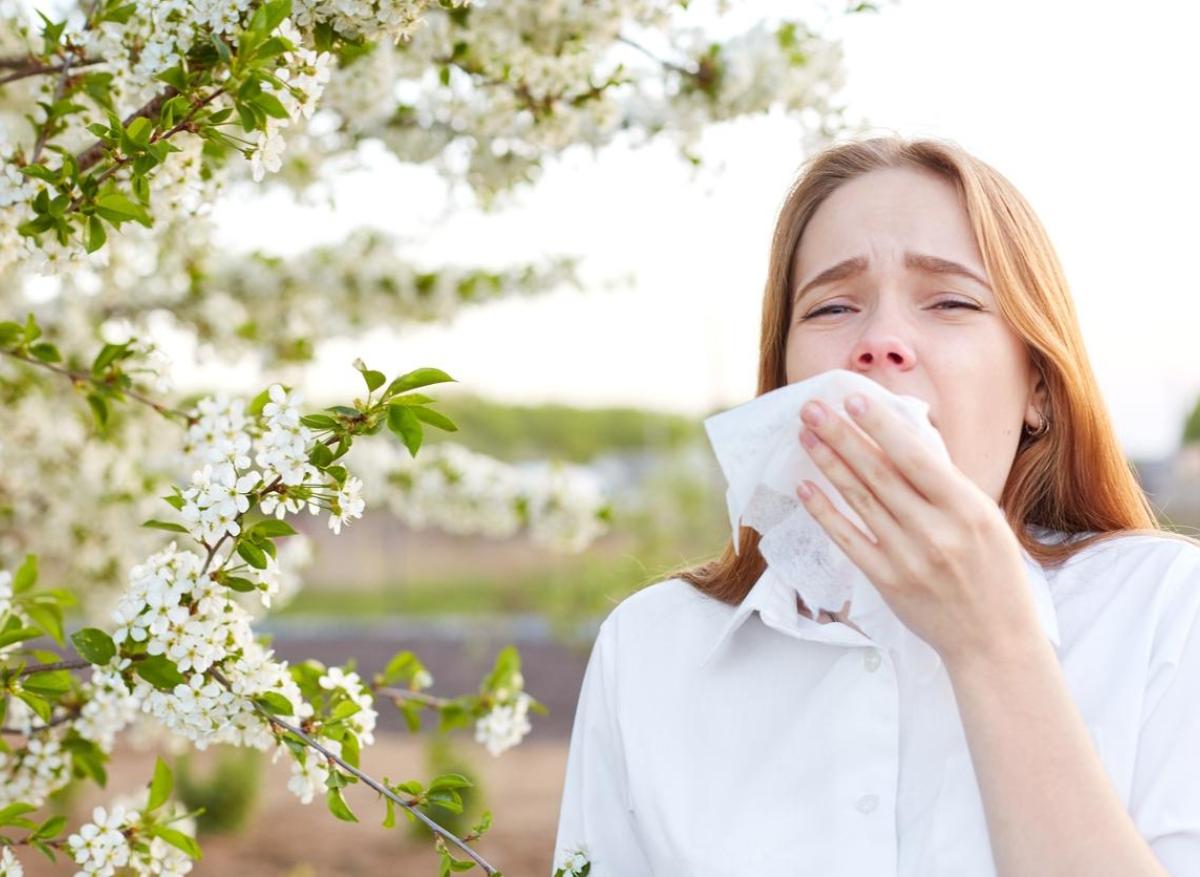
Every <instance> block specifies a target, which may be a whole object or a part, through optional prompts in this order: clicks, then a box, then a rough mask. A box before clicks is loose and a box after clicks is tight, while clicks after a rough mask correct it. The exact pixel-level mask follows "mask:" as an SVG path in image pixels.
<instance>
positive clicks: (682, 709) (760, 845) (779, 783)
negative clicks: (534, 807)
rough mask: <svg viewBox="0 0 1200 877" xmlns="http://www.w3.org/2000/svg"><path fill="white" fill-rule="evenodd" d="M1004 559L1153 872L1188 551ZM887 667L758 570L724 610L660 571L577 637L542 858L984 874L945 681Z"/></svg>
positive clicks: (671, 867) (732, 871)
mask: <svg viewBox="0 0 1200 877" xmlns="http://www.w3.org/2000/svg"><path fill="white" fill-rule="evenodd" d="M1030 532H1032V533H1033V534H1034V535H1035V536H1036V537H1037V538H1039V539H1042V540H1043V541H1052V540H1058V539H1062V538H1064V534H1061V533H1057V532H1055V531H1050V530H1043V529H1041V528H1031V530H1030ZM1025 557H1026V559H1027V562H1028V563H1030V565H1031V567H1032V569H1033V570H1036V571H1037V573H1038V574H1031V575H1030V577H1029V578H1030V585H1031V587H1032V588H1033V590H1034V597H1035V601H1036V603H1037V605H1038V614H1039V619H1040V621H1041V624H1042V628H1043V630H1044V632H1045V633H1046V635H1047V637H1048V638H1049V639H1050V641H1051V642H1052V643H1054V644H1055V649H1056V652H1057V654H1058V658H1059V661H1060V663H1061V666H1062V669H1063V674H1064V676H1065V678H1066V681H1067V685H1068V687H1069V690H1070V692H1071V695H1072V697H1073V699H1074V701H1075V703H1076V705H1077V706H1078V708H1079V710H1080V713H1081V714H1082V716H1083V718H1084V720H1085V722H1086V724H1087V727H1088V730H1089V731H1090V733H1091V735H1092V739H1093V741H1094V743H1095V745H1096V747H1097V750H1098V752H1099V754H1100V757H1101V759H1102V760H1103V762H1104V766H1105V768H1106V769H1107V771H1108V774H1109V776H1110V778H1111V779H1112V782H1113V784H1114V786H1115V788H1116V790H1117V792H1118V793H1119V795H1120V798H1121V801H1122V802H1123V803H1124V805H1125V807H1126V811H1127V812H1128V813H1129V814H1130V815H1131V817H1132V818H1133V820H1134V823H1135V824H1136V826H1137V828H1138V829H1139V831H1140V833H1141V835H1142V836H1143V837H1144V838H1145V839H1146V841H1147V842H1148V843H1149V844H1150V846H1151V848H1152V849H1153V851H1154V853H1155V854H1156V855H1157V857H1158V858H1159V860H1160V861H1161V862H1162V863H1163V865H1164V866H1165V867H1166V868H1167V870H1168V871H1169V873H1170V874H1172V875H1179V877H1182V875H1194V874H1200V625H1197V623H1196V620H1197V618H1198V617H1200V547H1197V546H1195V545H1192V544H1189V543H1184V542H1182V541H1180V540H1177V539H1171V538H1168V537H1164V536H1155V535H1145V534H1130V535H1125V536H1121V537H1118V538H1116V539H1114V540H1112V541H1109V542H1107V543H1106V544H1100V545H1093V546H1089V547H1088V548H1085V549H1082V550H1081V551H1079V552H1078V553H1077V554H1076V555H1075V556H1074V557H1072V558H1071V559H1070V560H1068V561H1067V562H1066V563H1065V564H1064V565H1063V566H1062V567H1061V568H1059V569H1058V570H1053V569H1046V570H1042V567H1040V566H1039V565H1038V564H1037V563H1036V562H1033V561H1032V558H1031V557H1030V556H1029V555H1028V554H1027V553H1026V554H1025ZM906 681H907V677H906V674H905V667H904V666H903V664H902V663H897V661H896V660H895V656H894V655H893V654H892V653H891V651H890V650H889V649H884V648H878V647H877V646H876V645H875V644H874V643H873V641H872V640H871V639H869V638H868V637H867V636H866V635H865V634H863V633H861V632H859V631H856V630H854V629H853V628H851V627H849V626H847V625H846V624H843V623H840V622H831V623H820V622H818V621H814V620H812V619H810V618H807V617H805V616H804V615H802V614H801V613H800V612H799V611H797V607H796V603H795V591H794V590H793V589H791V588H788V587H785V586H783V585H781V584H780V583H779V582H777V581H776V580H775V578H774V577H773V576H772V575H771V574H770V570H769V569H768V570H767V572H766V573H765V574H764V575H763V576H762V577H761V578H759V580H758V581H757V583H756V584H755V586H754V587H753V589H752V590H751V591H750V592H749V593H748V594H747V596H746V598H745V599H744V600H743V601H742V602H741V603H740V604H739V605H738V606H730V605H728V604H726V603H722V602H720V601H718V600H716V599H713V598H711V597H708V596H707V595H705V594H703V593H701V592H700V591H698V590H697V589H695V588H694V587H693V586H692V585H690V584H689V583H687V582H685V581H683V580H682V579H677V578H673V579H667V580H665V581H660V582H658V583H656V584H653V585H650V586H649V587H646V588H643V589H642V590H640V591H637V592H636V593H634V594H632V595H630V596H629V597H627V598H625V599H624V600H623V601H622V602H621V603H620V604H618V605H617V606H616V607H615V608H614V609H613V610H612V611H611V612H610V613H609V614H608V616H607V617H606V618H605V619H604V621H603V622H602V623H601V625H600V628H599V631H598V633H597V636H596V640H595V643H594V644H593V646H592V651H591V655H590V658H589V660H588V665H587V669H586V671H585V674H584V678H583V682H582V686H581V690H580V698H579V703H578V707H577V710H576V714H575V720H574V725H573V728H572V732H571V741H570V747H569V750H568V755H567V767H566V778H565V784H564V788H563V795H562V806H561V810H560V813H559V821H558V833H557V837H556V839H555V855H554V862H555V865H556V866H557V865H558V864H559V863H560V862H561V861H562V860H563V857H564V856H565V855H566V854H567V853H568V852H569V851H571V850H573V849H576V848H579V847H582V849H583V850H584V852H585V854H586V858H587V860H589V861H590V862H591V863H592V868H591V871H590V877H643V875H664V877H665V875H669V877H680V875H686V877H733V875H737V877H741V875H761V874H793V875H820V877H841V875H844V877H864V875H869V877H884V875H900V877H918V875H920V877H939V875H946V877H950V875H953V877H964V875H972V877H973V875H994V874H995V873H996V871H995V865H994V863H993V858H992V853H991V847H990V842H989V838H988V833H987V824H986V821H985V817H984V812H983V803H982V800H981V798H980V794H979V789H978V785H977V783H976V779H975V774H974V768H973V767H972V764H971V758H970V753H969V750H968V748H967V743H966V737H965V733H964V731H963V728H962V723H961V719H960V717H959V715H958V711H957V708H956V706H955V703H954V700H953V693H952V691H951V692H949V694H948V697H949V699H948V700H947V699H946V697H947V694H946V692H945V691H942V692H941V695H940V696H939V695H937V692H938V691H940V689H924V690H923V691H924V692H925V693H924V694H922V695H921V697H922V698H923V700H924V702H913V700H914V698H913V697H912V696H910V695H909V693H908V687H907V686H906ZM918 690H919V691H920V689H918ZM1051 791H1052V790H1048V793H1051ZM568 873H570V872H569V871H568Z"/></svg>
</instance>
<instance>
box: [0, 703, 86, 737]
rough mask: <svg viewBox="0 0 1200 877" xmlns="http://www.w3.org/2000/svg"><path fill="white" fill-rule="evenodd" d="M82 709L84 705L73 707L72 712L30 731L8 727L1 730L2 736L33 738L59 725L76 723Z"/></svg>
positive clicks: (34, 727) (35, 726)
mask: <svg viewBox="0 0 1200 877" xmlns="http://www.w3.org/2000/svg"><path fill="white" fill-rule="evenodd" d="M82 708H83V707H82V705H80V706H76V707H72V708H71V709H70V710H68V711H67V712H65V713H63V714H62V715H61V716H55V717H54V718H53V719H51V720H50V721H48V722H46V723H45V724H44V725H34V726H33V727H31V728H30V729H29V730H28V731H26V730H23V729H22V728H11V727H7V726H6V727H3V728H0V734H10V735H14V736H21V737H32V736H33V735H34V734H40V733H42V731H48V730H50V729H51V728H53V727H56V726H57V725H63V724H66V723H67V722H71V721H74V720H75V719H77V718H79V712H80V710H81V709H82Z"/></svg>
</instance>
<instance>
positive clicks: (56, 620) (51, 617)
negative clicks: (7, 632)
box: [21, 602, 67, 646]
mask: <svg viewBox="0 0 1200 877" xmlns="http://www.w3.org/2000/svg"><path fill="white" fill-rule="evenodd" d="M21 608H22V609H23V610H24V611H25V614H26V615H28V616H29V619H30V621H32V622H33V623H34V624H35V625H37V626H38V627H40V628H41V629H42V632H43V633H45V634H47V635H48V636H51V637H53V638H54V641H55V642H56V643H58V644H59V645H60V646H62V645H66V642H67V641H66V637H65V636H64V634H63V613H62V608H61V607H59V606H57V605H55V604H53V603H44V602H42V603H26V604H24V605H23V606H22V607H21Z"/></svg>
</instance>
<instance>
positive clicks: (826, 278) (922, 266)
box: [792, 252, 992, 306]
mask: <svg viewBox="0 0 1200 877" xmlns="http://www.w3.org/2000/svg"><path fill="white" fill-rule="evenodd" d="M869 264H870V262H869V261H868V260H867V258H866V256H851V257H850V258H849V259H843V260H842V261H840V262H838V263H837V264H836V265H833V266H831V267H829V268H826V269H825V270H824V271H822V272H821V273H820V274H818V275H817V276H816V277H814V278H813V279H812V280H810V281H808V283H806V284H804V286H803V287H801V288H800V289H799V290H798V291H797V293H796V296H795V298H794V299H793V301H792V304H793V306H795V305H797V304H799V303H800V299H802V298H804V296H805V295H807V294H808V293H809V292H810V291H811V290H813V289H816V288H817V287H818V286H825V285H827V284H830V283H836V282H837V281H839V280H846V279H847V278H850V277H855V276H857V275H859V274H862V273H863V272H864V271H866V270H867V267H868V265H869ZM904 265H905V267H907V268H911V269H913V270H914V271H923V272H924V273H926V274H953V275H957V276H959V277H966V278H967V279H968V280H974V281H975V282H976V283H978V284H979V285H980V286H982V287H983V288H984V289H986V290H988V291H989V292H991V291H992V287H991V286H990V285H989V284H988V282H987V281H986V280H985V279H984V278H982V277H980V276H979V274H978V273H977V272H975V271H972V270H971V269H970V268H968V267H967V266H965V265H960V264H959V263H958V262H955V261H953V260H952V259H943V258H942V257H941V256H931V255H929V254H927V253H911V252H909V253H905V254H904Z"/></svg>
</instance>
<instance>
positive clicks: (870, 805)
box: [854, 795, 879, 813]
mask: <svg viewBox="0 0 1200 877" xmlns="http://www.w3.org/2000/svg"><path fill="white" fill-rule="evenodd" d="M878 803H879V796H878V795H863V796H862V797H861V798H859V799H858V800H857V801H855V802H854V806H855V807H857V808H858V809H859V811H860V812H862V813H870V812H871V811H872V810H874V809H875V806H876V805H877V804H878Z"/></svg>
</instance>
